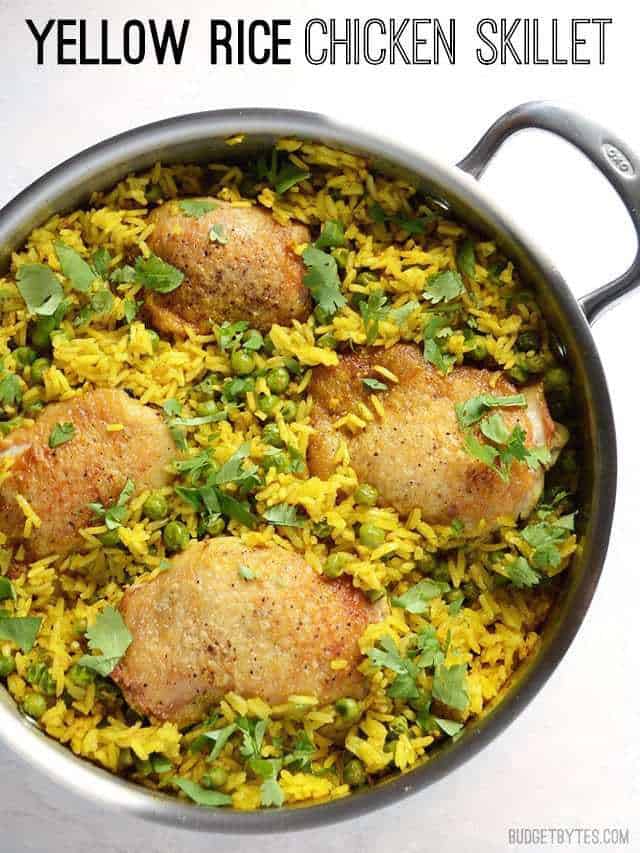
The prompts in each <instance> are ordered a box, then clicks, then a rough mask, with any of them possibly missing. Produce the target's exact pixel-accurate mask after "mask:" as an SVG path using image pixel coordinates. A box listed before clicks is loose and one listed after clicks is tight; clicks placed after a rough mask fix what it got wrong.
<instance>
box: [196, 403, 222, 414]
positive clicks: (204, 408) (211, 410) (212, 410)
mask: <svg viewBox="0 0 640 853" xmlns="http://www.w3.org/2000/svg"><path fill="white" fill-rule="evenodd" d="M196 412H197V413H198V414H199V415H200V416H201V417H203V418H208V417H210V416H211V415H217V414H218V404H217V403H216V402H215V401H214V400H204V401H203V402H202V403H198V405H197V406H196Z"/></svg>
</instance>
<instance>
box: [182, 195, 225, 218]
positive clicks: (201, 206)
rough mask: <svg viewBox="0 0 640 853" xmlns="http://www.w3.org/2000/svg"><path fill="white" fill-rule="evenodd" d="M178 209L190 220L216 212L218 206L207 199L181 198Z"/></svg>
mask: <svg viewBox="0 0 640 853" xmlns="http://www.w3.org/2000/svg"><path fill="white" fill-rule="evenodd" d="M179 207H180V210H181V211H182V212H183V213H184V214H185V216H190V217H191V218H192V219H200V217H202V216H204V215H205V214H206V213H211V211H212V210H217V209H218V207H219V205H217V204H216V203H215V202H213V201H208V200H207V199H199V198H183V199H182V201H181V202H180V204H179Z"/></svg>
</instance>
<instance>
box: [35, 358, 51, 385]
mask: <svg viewBox="0 0 640 853" xmlns="http://www.w3.org/2000/svg"><path fill="white" fill-rule="evenodd" d="M50 367H51V363H50V361H49V359H48V358H37V359H36V360H35V361H34V362H33V364H32V365H31V379H32V381H33V382H37V383H40V382H42V380H43V377H44V372H45V370H48V369H49V368H50Z"/></svg>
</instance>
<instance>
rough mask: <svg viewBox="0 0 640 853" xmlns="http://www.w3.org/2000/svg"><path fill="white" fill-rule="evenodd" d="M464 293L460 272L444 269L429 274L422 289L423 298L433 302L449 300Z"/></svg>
mask: <svg viewBox="0 0 640 853" xmlns="http://www.w3.org/2000/svg"><path fill="white" fill-rule="evenodd" d="M461 293H464V284H463V283H462V279H461V278H460V274H459V273H457V272H454V271H453V270H446V271H445V272H441V273H438V274H437V275H434V276H431V278H430V279H429V281H428V283H427V287H426V290H425V291H424V294H423V296H424V298H425V299H427V300H428V301H429V302H433V303H434V304H436V303H438V302H450V301H451V300H452V299H455V298H456V297H458V296H460V294H461Z"/></svg>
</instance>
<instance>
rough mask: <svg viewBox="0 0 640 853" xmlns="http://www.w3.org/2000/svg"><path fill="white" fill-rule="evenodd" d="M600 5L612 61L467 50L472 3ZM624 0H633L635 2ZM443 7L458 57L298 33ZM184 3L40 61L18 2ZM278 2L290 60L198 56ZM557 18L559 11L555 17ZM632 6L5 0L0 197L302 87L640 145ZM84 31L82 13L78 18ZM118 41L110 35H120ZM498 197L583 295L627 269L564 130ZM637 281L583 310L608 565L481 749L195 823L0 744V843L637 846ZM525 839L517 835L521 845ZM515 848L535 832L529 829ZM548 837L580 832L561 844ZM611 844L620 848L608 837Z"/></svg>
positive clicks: (40, 11) (522, 9)
mask: <svg viewBox="0 0 640 853" xmlns="http://www.w3.org/2000/svg"><path fill="white" fill-rule="evenodd" d="M516 5H517V13H518V14H520V15H538V16H539V17H540V18H541V19H542V24H541V26H542V30H543V32H544V33H545V34H548V32H549V28H550V19H551V17H552V16H553V15H557V16H558V17H559V18H560V31H561V32H563V33H565V34H566V26H567V24H566V21H567V19H568V18H569V17H571V16H575V17H589V16H594V17H602V16H605V17H606V16H611V17H613V18H614V24H613V26H612V27H610V28H609V34H608V41H607V64H606V66H605V67H599V66H594V67H574V68H543V67H536V68H524V67H520V68H517V67H513V66H510V67H508V68H498V67H493V68H482V67H480V66H479V65H478V64H476V62H475V61H474V55H473V47H474V46H475V45H474V44H473V41H474V40H473V33H474V22H475V20H476V19H477V17H478V16H479V15H482V16H494V17H495V16H499V15H513V14H514V12H515V9H514V6H516ZM634 7H635V8H634ZM345 13H348V14H351V15H352V16H355V15H360V16H361V17H373V16H376V15H379V16H381V17H388V16H389V14H394V15H395V16H396V17H402V16H409V17H410V16H417V17H425V16H430V17H437V16H440V17H442V18H445V19H446V18H448V17H449V16H454V15H455V16H456V17H457V19H458V60H457V64H456V66H455V67H454V68H451V67H449V66H444V65H443V66H441V67H439V68H435V67H431V68H425V67H416V68H409V67H404V66H400V65H396V66H395V67H394V68H389V67H388V66H381V67H378V68H374V67H367V66H360V67H358V68H345V67H338V68H335V69H330V68H328V67H317V68H313V67H311V66H308V65H307V64H306V63H304V61H303V56H302V53H301V43H302V39H301V36H302V30H303V22H304V21H305V20H306V19H307V18H309V17H311V16H314V15H321V16H323V17H329V16H331V15H334V16H337V17H344V15H345ZM172 15H173V16H174V17H175V18H181V17H190V18H191V19H192V25H191V34H190V40H189V46H188V50H187V52H186V54H185V58H184V62H183V65H182V66H181V67H180V68H175V67H173V66H167V67H164V68H158V67H156V66H155V65H154V64H153V63H151V62H147V63H146V64H145V65H142V66H138V67H135V68H126V67H120V68H115V69H114V68H102V69H96V68H91V67H83V68H81V67H67V68H57V67H55V65H54V64H53V59H52V57H51V60H50V61H49V62H48V64H47V65H46V66H45V67H44V68H39V67H37V66H36V64H35V44H34V42H33V39H32V37H31V36H30V35H29V34H28V32H27V29H26V26H25V23H24V19H25V18H26V17H33V18H35V19H36V20H37V21H38V22H42V21H43V20H45V19H47V18H48V17H63V16H64V17H86V18H88V19H89V21H90V22H95V21H96V20H97V19H99V18H101V17H108V18H109V19H110V21H111V22H112V25H113V33H114V38H116V42H117V34H118V32H119V28H118V26H117V25H118V24H119V23H121V21H122V20H123V19H125V18H128V17H139V18H148V17H152V16H155V17H167V16H172ZM237 16H243V17H246V18H251V17H268V18H271V17H292V18H293V19H294V26H295V29H294V32H295V37H296V45H297V50H296V52H295V56H296V61H295V65H294V66H292V67H283V68H272V67H261V68H257V67H253V68H252V67H250V66H245V67H242V68H239V67H235V68H220V67H218V68H212V67H210V66H209V65H208V52H207V44H206V38H207V26H208V23H207V22H208V19H209V17H237ZM563 27H564V28H563ZM639 27H640V11H639V10H638V7H637V6H636V5H635V4H631V3H628V2H626V0H625V2H611V0H609V2H605V0H600V2H592V1H591V0H579V2H575V0H564V2H561V3H558V2H549V0H536V2H532V0H529V2H520V3H518V4H513V3H512V2H495V0H485V2H483V3H482V8H481V9H480V8H479V6H478V4H475V3H469V4H463V3H460V2H457V3H456V2H451V0H449V2H447V3H444V2H432V3H430V4H425V3H423V2H408V0H397V2H394V3H380V2H377V0H370V2H366V3H362V2H360V3H356V2H351V3H344V2H335V0H324V2H322V3H320V2H315V3H313V2H306V0H297V2H295V0H286V2H285V0H281V2H268V3H265V2H264V0H262V2H248V0H245V2H236V3H223V2H221V0H210V2H209V3H206V4H205V3H197V2H195V0H182V2H181V3H179V4H176V3H169V2H160V0H157V2H144V3H143V2H142V0H129V2H124V0H110V2H109V3H97V2H95V0H84V2H82V0H65V2H47V0H31V2H25V3H20V2H17V0H0V39H1V41H0V156H1V159H2V163H3V164H4V168H3V171H2V177H1V178H0V203H5V202H6V201H8V200H9V199H10V198H11V197H12V196H13V195H14V194H15V193H16V192H18V191H19V190H20V189H22V188H23V187H24V186H26V185H27V184H28V183H29V182H30V181H32V180H33V179H35V178H37V177H38V176H39V175H40V174H41V173H42V172H44V171H45V170H46V169H48V168H50V167H51V166H53V165H55V164H56V163H58V162H59V161H61V160H63V159H65V158H66V157H68V156H70V155H71V154H74V153H76V152H77V151H79V150H80V149H82V148H84V147H85V146H87V145H90V144H92V143H94V142H97V141H99V140H101V139H103V138H105V137H107V136H111V135H112V134H114V133H116V132H119V131H122V130H126V129H128V128H130V127H133V126H135V125H138V124H142V123H144V122H148V121H152V120H155V119H159V118H163V117H166V116H171V115H175V114H179V113H183V112H192V111H196V110H201V109H212V108H217V107H236V106H278V107H295V108H304V109H313V110H317V111H321V112H326V113H328V114H329V115H331V116H333V117H336V118H339V119H342V120H345V121H348V122H350V123H352V124H354V125H359V126H364V127H366V128H368V129H370V130H372V131H379V132H383V133H384V134H385V135H387V136H390V137H392V138H394V139H395V140H397V141H400V142H403V143H404V144H406V145H409V146H411V147H413V148H416V149H419V150H424V151H426V152H428V153H430V154H432V155H435V156H437V157H439V158H441V159H443V160H445V161H448V162H455V161H456V160H458V159H460V157H461V156H462V155H463V154H464V153H466V150H467V149H468V148H469V147H470V146H471V145H472V143H473V142H474V141H475V140H476V138H477V137H478V136H479V135H480V134H481V132H482V131H483V130H484V129H485V128H486V127H487V126H488V124H489V123H490V122H491V121H492V120H493V119H494V118H495V117H496V116H498V115H499V114H500V113H501V112H503V111H504V110H506V109H507V108H509V107H511V106H514V105H515V104H517V103H519V102H522V101H526V100H529V99H533V98H553V99H556V100H560V101H562V102H564V103H566V104H569V105H572V106H574V107H576V108H579V109H581V110H582V111H583V112H584V113H585V114H587V115H589V116H591V117H592V118H596V119H597V120H599V121H600V122H602V123H603V124H605V125H607V126H609V127H610V128H611V129H613V130H615V131H616V132H617V133H618V134H619V135H620V136H621V137H622V138H623V139H626V140H628V142H629V144H630V146H631V147H632V148H635V149H636V150H638V151H640V113H639V111H638V107H637V92H636V89H637V50H638V47H637V45H638V28H639ZM89 29H90V32H91V31H92V30H91V27H90V28H89ZM116 42H114V46H115V44H116ZM484 181H485V182H486V185H487V187H488V188H489V189H490V191H491V192H492V193H493V195H494V196H495V198H496V199H497V200H499V201H500V202H501V203H503V204H504V205H505V206H507V207H508V208H509V209H510V211H511V212H512V213H513V215H514V216H516V218H517V219H518V220H519V222H520V223H521V224H522V225H523V226H524V227H525V228H526V229H528V231H529V232H530V234H531V235H532V236H533V237H534V238H537V239H538V240H539V241H540V243H541V244H542V245H543V246H544V247H545V248H546V249H547V250H548V252H549V253H550V254H551V255H552V257H553V258H554V259H555V260H556V262H557V265H558V266H559V267H560V269H561V270H562V272H563V273H564V274H565V276H566V278H567V281H568V282H569V284H570V286H571V287H572V288H573V289H574V291H575V293H576V294H577V295H579V294H583V293H585V292H587V291H588V290H589V289H591V288H593V287H595V286H597V285H600V284H602V283H603V282H605V281H607V280H609V279H610V278H612V277H614V276H615V275H617V274H619V273H620V272H622V271H623V270H624V269H625V267H626V266H627V265H628V264H629V262H630V260H631V258H632V256H633V252H634V240H633V233H632V231H631V228H630V226H629V224H628V222H627V220H626V217H625V214H624V212H623V210H622V208H621V206H620V204H619V203H618V201H617V200H616V199H615V197H614V196H613V195H612V192H611V191H610V190H609V189H608V187H607V186H606V184H605V182H604V180H603V179H601V178H600V176H599V175H598V174H597V173H596V172H595V171H594V170H593V169H592V168H591V167H590V166H589V165H588V164H587V163H586V161H584V160H583V159H582V157H581V156H580V155H578V154H577V153H576V152H575V151H574V150H572V149H570V148H569V147H568V146H566V145H565V144H564V143H562V142H559V141H556V140H554V139H551V138H549V137H547V136H545V135H543V134H540V133H536V132H530V133H527V134H522V135H521V136H519V137H518V138H517V139H516V140H514V141H513V142H510V143H509V144H507V145H506V146H505V149H504V151H503V152H502V153H501V155H500V156H499V158H498V160H497V162H496V164H495V166H493V167H492V168H491V169H490V171H489V172H488V173H487V175H486V176H485V178H484ZM639 329H640V298H639V297H637V296H636V297H632V298H630V299H629V300H628V301H627V302H626V303H625V305H624V306H618V308H617V310H613V311H611V312H610V313H609V314H607V315H606V316H605V317H603V318H602V319H601V320H600V321H599V322H598V324H597V326H596V329H595V339H596V342H597V344H598V347H599V349H600V352H601V355H602V359H603V361H604V365H605V369H606V372H607V375H608V377H609V382H610V389H611V394H612V397H613V403H614V409H615V412H616V419H617V428H618V441H619V461H620V479H619V492H618V506H617V511H616V517H615V524H614V532H613V537H612V540H611V546H610V549H609V556H608V559H607V563H606V566H605V571H604V575H603V579H602V581H601V584H600V586H599V588H598V591H597V595H596V597H595V600H594V602H593V605H592V607H591V609H590V611H589V614H588V616H587V618H586V620H585V623H584V626H583V628H582V630H581V631H580V633H579V635H578V638H577V640H576V641H575V643H574V645H573V647H572V649H571V650H570V652H569V653H568V654H567V656H566V658H565V660H564V661H563V663H562V665H561V666H560V668H559V670H558V671H557V672H556V674H555V675H554V676H553V678H552V679H551V681H550V682H549V684H548V685H547V686H546V687H545V688H544V689H543V691H542V692H541V694H540V695H539V696H538V697H537V698H536V700H535V701H534V702H533V703H532V704H531V705H530V706H529V708H528V709H527V710H526V711H525V712H524V713H523V714H522V715H521V717H520V718H519V719H518V720H517V722H516V723H515V724H514V725H512V726H511V728H510V729H509V730H508V731H507V732H505V733H504V734H503V735H502V736H501V737H500V738H499V739H498V740H497V741H496V742H494V744H493V745H492V746H491V747H489V748H488V749H487V750H485V752H484V753H482V754H480V755H479V756H477V757H475V758H474V759H473V760H472V761H471V763H469V764H467V765H466V766H465V767H463V768H462V769H459V770H458V771H456V772H455V773H453V774H452V775H451V776H450V777H449V778H447V779H446V780H444V781H442V782H440V783H439V784H438V785H436V786H434V787H432V788H430V789H429V790H428V791H427V792H425V793H423V794H418V795H416V796H414V797H413V798H411V799H410V800H408V801H405V802H403V803H401V804H399V805H397V806H395V807H392V808H389V809H387V810H385V811H383V812H380V813H378V814H374V815H370V816H368V817H365V818H362V819H360V820H359V821H357V822H351V823H346V824H342V825H338V826H336V827H328V828H326V829H322V830H314V831H309V832H306V833H302V834H298V835H292V836H278V837H271V838H260V839H258V838H255V839H247V838H231V837H227V838H222V837H218V838H215V839H212V838H206V837H204V836H198V835H195V834H191V833H188V832H184V831H178V830H175V831H172V830H167V829H165V828H163V827H159V826H153V825H148V824H146V823H143V822H140V821H138V820H134V819H132V818H128V817H126V816H123V815H120V814H118V815H115V814H111V813H105V812H103V811H102V810H101V809H100V808H99V807H97V806H96V805H95V804H93V803H92V802H89V801H84V800H81V799H79V798H77V797H75V796H72V795H71V794H69V793H68V792H67V791H66V790H64V789H62V788H60V787H56V786H54V785H53V784H52V783H50V782H49V781H48V780H47V779H46V778H45V777H43V776H42V775H40V773H37V772H35V771H34V770H32V769H30V768H29V767H28V766H27V765H26V764H24V763H23V762H22V761H21V760H19V759H17V758H16V757H15V756H14V754H13V753H12V752H11V750H10V749H8V748H7V747H4V746H0V814H1V815H2V820H1V826H0V850H2V851H3V852H4V851H6V853H14V851H56V853H62V851H80V850H82V851H85V850H90V851H92V853H107V851H108V853H114V851H131V852H132V853H137V851H145V853H156V851H163V853H172V851H204V850H207V851H208V850H211V849H216V850H217V851H224V853H227V851H228V853H231V851H240V850H246V849H251V850H253V849H256V850H257V849H260V850H261V851H262V853H275V851H278V853H282V852H283V851H284V852H285V853H287V851H293V850H297V849H298V848H299V847H302V846H303V847H304V849H305V850H306V851H308V853H319V851H336V852H337V851H342V850H349V851H364V850H367V851H372V853H382V851H385V853H388V851H394V853H395V851H402V853H422V851H431V850H438V851H441V853H448V851H503V850H513V849H516V848H514V847H510V846H509V844H508V836H507V830H508V828H509V827H521V826H536V827H537V826H547V827H573V826H581V827H601V828H602V827H607V826H614V827H629V829H630V831H631V843H630V845H629V846H628V847H627V849H633V850H640V818H639V816H638V812H639V806H640V787H639V785H640V782H639V780H640V739H639V738H638V731H639V726H640V716H639V711H638V708H639V706H640V691H639V689H638V683H639V681H638V677H637V672H638V665H637V661H638V657H637V654H638V643H639V642H640V637H639V633H638V630H637V625H638V602H639V601H640V571H639V565H638V559H637V544H636V543H637V537H638V530H639V529H640V528H639V524H638V508H639V507H638V503H639V502H638V495H639V494H640V441H639V440H638V437H637V436H638V430H637V413H638V403H637V400H638V391H637V389H638V353H639V351H640V341H639V339H640V335H639ZM518 849H524V848H518ZM527 849H528V850H532V849H536V848H533V847H529V848H527ZM552 849H578V848H577V847H576V846H572V847H568V846H565V847H563V848H558V847H555V848H552ZM618 849H622V848H618Z"/></svg>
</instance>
